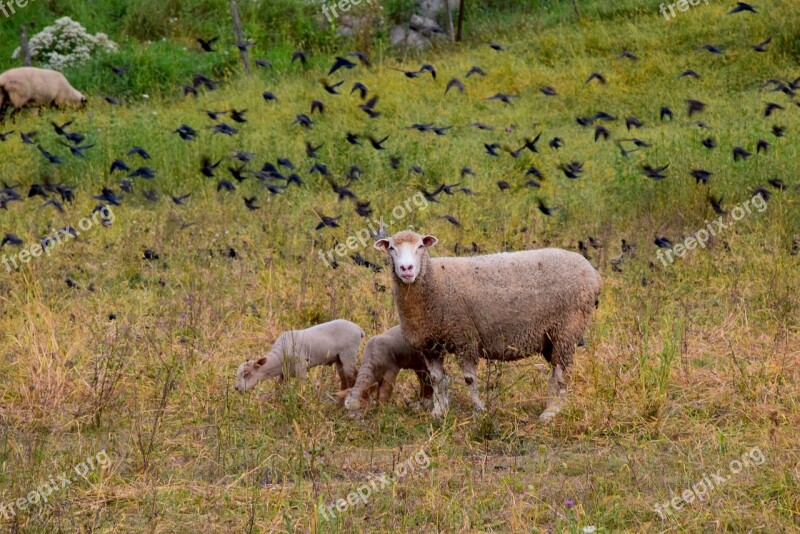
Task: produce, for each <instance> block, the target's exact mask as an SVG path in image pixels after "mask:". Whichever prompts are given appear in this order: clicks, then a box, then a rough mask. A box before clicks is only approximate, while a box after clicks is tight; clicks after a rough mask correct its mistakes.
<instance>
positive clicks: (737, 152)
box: [733, 146, 752, 161]
mask: <svg viewBox="0 0 800 534" xmlns="http://www.w3.org/2000/svg"><path fill="white" fill-rule="evenodd" d="M750 156H752V154H751V153H750V152H748V151H747V150H745V149H744V148H743V147H740V146H736V147H733V161H739V160H740V159H747V158H749V157H750Z"/></svg>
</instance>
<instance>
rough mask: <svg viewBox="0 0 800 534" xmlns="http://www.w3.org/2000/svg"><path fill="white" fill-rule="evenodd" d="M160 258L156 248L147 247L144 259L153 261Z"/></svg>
mask: <svg viewBox="0 0 800 534" xmlns="http://www.w3.org/2000/svg"><path fill="white" fill-rule="evenodd" d="M158 258H159V256H158V252H156V251H155V250H150V249H149V248H148V249H145V251H144V259H146V260H150V261H152V260H157V259H158Z"/></svg>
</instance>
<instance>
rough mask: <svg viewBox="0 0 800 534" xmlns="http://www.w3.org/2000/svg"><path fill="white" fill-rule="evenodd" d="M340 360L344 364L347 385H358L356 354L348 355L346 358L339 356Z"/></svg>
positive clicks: (343, 369) (343, 370)
mask: <svg viewBox="0 0 800 534" xmlns="http://www.w3.org/2000/svg"><path fill="white" fill-rule="evenodd" d="M339 362H340V363H341V365H342V372H343V373H344V377H345V380H347V387H349V388H351V387H353V386H355V385H356V375H358V370H357V369H356V355H355V354H352V355H348V357H346V358H344V359H343V358H342V357H341V356H340V357H339Z"/></svg>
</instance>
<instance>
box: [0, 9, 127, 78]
mask: <svg viewBox="0 0 800 534" xmlns="http://www.w3.org/2000/svg"><path fill="white" fill-rule="evenodd" d="M28 48H29V49H30V53H31V58H32V59H33V60H34V61H36V62H39V63H41V64H42V66H44V67H47V68H51V69H55V70H61V69H63V68H65V67H67V66H69V65H73V64H76V63H81V62H83V61H86V60H88V59H90V58H91V56H92V53H93V52H94V51H95V50H98V49H104V50H110V51H113V50H117V45H116V43H114V42H113V41H111V40H110V39H109V38H108V35H106V34H105V33H98V34H96V35H92V34H90V33H88V32H87V31H86V28H84V27H83V26H81V25H80V24H79V23H78V22H75V21H74V20H72V19H71V18H69V17H62V18H60V19H58V20H57V21H55V23H53V25H52V26H48V27H46V28H44V29H43V30H42V31H40V32H39V33H37V34H36V35H34V36H33V37H31V39H30V41H29V42H28ZM19 54H20V49H19V48H17V49H16V50H14V53H13V54H11V58H12V59H17V58H18V57H19Z"/></svg>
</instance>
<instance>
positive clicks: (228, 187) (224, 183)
mask: <svg viewBox="0 0 800 534" xmlns="http://www.w3.org/2000/svg"><path fill="white" fill-rule="evenodd" d="M223 189H224V190H225V191H236V186H234V185H233V184H232V183H231V182H230V181H229V180H220V181H219V182H217V193H219V192H220V191H222V190H223Z"/></svg>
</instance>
